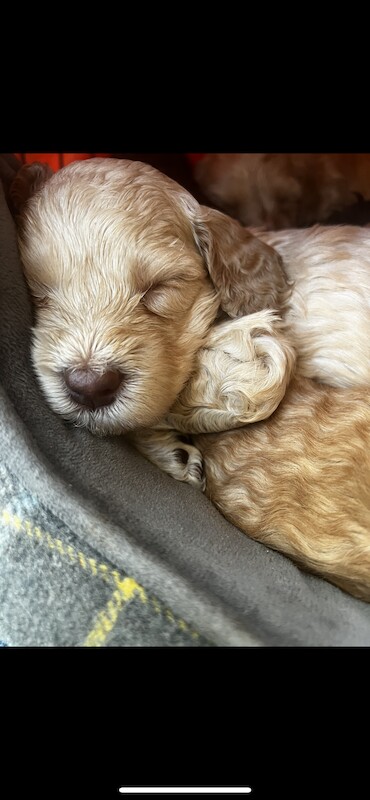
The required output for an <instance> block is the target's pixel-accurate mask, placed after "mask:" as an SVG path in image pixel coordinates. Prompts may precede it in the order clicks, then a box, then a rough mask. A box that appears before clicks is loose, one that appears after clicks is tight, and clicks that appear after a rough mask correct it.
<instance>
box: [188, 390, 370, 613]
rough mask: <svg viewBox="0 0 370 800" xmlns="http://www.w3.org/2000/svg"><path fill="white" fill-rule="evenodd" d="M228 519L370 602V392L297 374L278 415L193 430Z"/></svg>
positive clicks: (209, 488)
mask: <svg viewBox="0 0 370 800" xmlns="http://www.w3.org/2000/svg"><path fill="white" fill-rule="evenodd" d="M194 442H195V444H196V446H197V447H198V448H199V450H200V452H201V453H202V455H203V458H204V465H205V475H206V493H207V495H208V497H209V498H210V499H211V500H212V502H213V503H215V505H216V506H217V507H218V508H219V509H220V511H221V512H222V513H223V514H224V516H225V517H227V519H229V520H230V522H232V523H234V525H236V526H237V527H238V528H240V529H241V530H243V531H245V533H247V534H248V535H249V536H252V537H253V538H255V539H258V541H260V542H263V543H264V544H265V545H266V546H267V547H272V548H274V549H276V550H279V551H280V552H282V553H285V554H286V555H288V556H290V557H291V558H293V559H294V560H295V561H296V562H297V563H298V564H299V565H300V566H301V567H304V568H305V569H307V570H309V571H311V572H315V573H316V574H318V575H321V576H323V577H325V578H327V579H328V580H329V581H331V582H332V583H335V584H336V585H337V586H339V587H341V588H342V589H344V590H346V591H348V592H350V593H351V594H353V595H355V596H356V597H360V598H362V599H364V600H367V601H370V392H369V390H368V389H334V388H331V387H327V386H323V385H319V384H317V383H315V382H314V381H310V380H307V379H293V381H292V383H291V385H290V387H289V388H288V390H287V393H286V395H285V397H284V399H283V401H282V402H281V404H280V405H279V407H278V409H277V410H276V411H275V412H274V414H273V415H272V416H271V417H270V418H269V419H268V420H267V421H265V422H256V423H254V424H252V425H247V426H245V427H244V428H242V429H239V430H231V431H227V432H224V433H218V434H206V435H200V436H195V437H194Z"/></svg>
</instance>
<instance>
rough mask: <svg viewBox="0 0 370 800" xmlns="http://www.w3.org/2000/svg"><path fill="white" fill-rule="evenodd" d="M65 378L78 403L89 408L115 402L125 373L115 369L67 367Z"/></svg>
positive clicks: (73, 397) (72, 395)
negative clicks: (95, 369)
mask: <svg viewBox="0 0 370 800" xmlns="http://www.w3.org/2000/svg"><path fill="white" fill-rule="evenodd" d="M64 380H65V382H66V384H67V386H68V389H69V393H70V395H71V397H72V399H73V400H75V401H76V403H79V405H80V406H87V408H91V409H94V408H100V407H101V406H109V405H110V404H111V403H113V400H114V398H115V395H116V391H117V389H118V388H119V386H120V385H121V383H122V380H123V375H122V372H119V371H118V370H115V369H108V370H107V371H106V372H95V371H94V370H93V369H66V370H65V372H64Z"/></svg>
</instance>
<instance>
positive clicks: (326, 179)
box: [196, 153, 370, 229]
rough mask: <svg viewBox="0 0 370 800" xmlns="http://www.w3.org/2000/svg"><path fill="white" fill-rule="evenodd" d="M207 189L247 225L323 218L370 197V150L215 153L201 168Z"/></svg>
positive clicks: (289, 224)
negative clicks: (354, 151)
mask: <svg viewBox="0 0 370 800" xmlns="http://www.w3.org/2000/svg"><path fill="white" fill-rule="evenodd" d="M196 178H197V180H198V183H199V184H200V186H201V188H202V190H203V192H204V193H205V195H206V196H207V197H209V198H210V200H212V201H213V202H214V203H215V204H216V205H217V206H218V207H219V208H220V209H222V210H223V211H226V212H227V213H228V214H231V215H232V216H234V217H235V218H236V219H239V220H240V222H242V223H243V224H244V225H265V226H266V227H267V228H271V229H279V228H288V227H292V228H293V227H296V226H303V225H312V224H313V223H315V222H323V221H325V220H326V219H328V217H329V216H330V215H331V214H332V213H333V212H335V211H338V210H342V209H344V208H346V207H347V206H351V205H353V204H354V203H356V202H357V200H358V196H359V195H360V196H361V197H362V198H363V199H364V200H369V199H370V155H369V154H368V153H211V154H208V155H207V156H206V157H205V158H204V159H202V160H201V161H200V162H199V163H198V164H197V167H196Z"/></svg>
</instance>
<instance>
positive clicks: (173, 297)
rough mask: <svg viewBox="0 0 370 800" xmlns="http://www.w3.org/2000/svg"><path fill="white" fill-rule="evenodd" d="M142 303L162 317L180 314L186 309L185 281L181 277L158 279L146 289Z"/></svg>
mask: <svg viewBox="0 0 370 800" xmlns="http://www.w3.org/2000/svg"><path fill="white" fill-rule="evenodd" d="M141 303H142V304H143V305H144V306H145V308H147V309H148V311H151V312H152V314H157V315H158V316H160V317H165V318H171V317H174V316H178V314H180V313H181V311H183V310H184V306H186V305H187V303H186V294H185V288H184V281H183V280H181V278H171V279H169V280H163V281H158V282H156V283H153V284H151V285H150V286H148V288H147V289H145V290H144V292H143V294H142V297H141Z"/></svg>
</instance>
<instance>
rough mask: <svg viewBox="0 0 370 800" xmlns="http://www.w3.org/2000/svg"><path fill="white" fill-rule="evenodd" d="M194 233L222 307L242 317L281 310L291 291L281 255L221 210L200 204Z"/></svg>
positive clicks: (228, 312)
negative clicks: (263, 311)
mask: <svg viewBox="0 0 370 800" xmlns="http://www.w3.org/2000/svg"><path fill="white" fill-rule="evenodd" d="M200 210H201V216H200V218H198V220H195V221H194V222H193V228H194V235H195V239H196V241H197V244H198V247H199V249H200V251H201V253H202V255H203V257H204V260H205V262H206V265H207V269H208V272H209V274H210V277H211V280H212V282H213V284H214V286H215V288H216V290H217V291H218V293H219V297H220V305H221V308H222V309H223V310H224V311H225V312H226V313H227V314H228V315H229V316H230V317H240V316H243V315H244V314H250V313H252V312H254V311H262V310H264V309H265V308H271V309H275V310H276V309H280V308H281V307H282V305H283V304H284V303H285V301H286V300H287V299H288V297H289V294H290V289H289V283H288V281H287V278H286V276H285V274H284V270H283V265H282V260H281V257H280V256H279V254H278V253H277V252H276V250H274V249H273V248H272V247H270V246H269V245H268V244H265V242H262V241H261V240H260V239H258V238H257V237H256V236H253V235H252V234H251V233H249V231H248V230H247V229H246V228H244V227H243V226H242V225H241V224H240V223H239V222H237V221H236V220H235V219H232V217H228V216H227V215H226V214H222V213H221V211H216V210H214V209H212V208H207V207H206V206H200Z"/></svg>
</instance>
